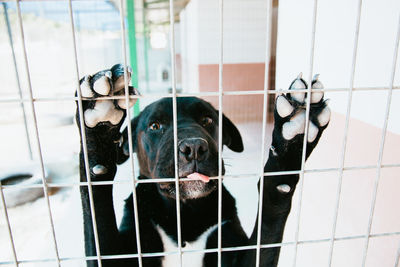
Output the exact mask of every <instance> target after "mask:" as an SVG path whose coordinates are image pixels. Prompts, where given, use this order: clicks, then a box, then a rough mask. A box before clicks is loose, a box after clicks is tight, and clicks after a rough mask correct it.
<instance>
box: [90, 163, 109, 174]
mask: <svg viewBox="0 0 400 267" xmlns="http://www.w3.org/2000/svg"><path fill="white" fill-rule="evenodd" d="M92 172H93V173H94V174H95V175H101V174H105V173H107V168H106V167H104V166H103V165H100V164H97V165H96V166H94V167H93V168H92Z"/></svg>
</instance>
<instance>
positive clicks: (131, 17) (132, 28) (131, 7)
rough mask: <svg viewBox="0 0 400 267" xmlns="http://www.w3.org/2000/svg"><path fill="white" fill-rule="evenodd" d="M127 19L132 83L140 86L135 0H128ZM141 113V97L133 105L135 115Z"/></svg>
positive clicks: (136, 86)
mask: <svg viewBox="0 0 400 267" xmlns="http://www.w3.org/2000/svg"><path fill="white" fill-rule="evenodd" d="M126 9H127V15H126V16H127V21H128V23H127V24H128V42H129V55H130V65H131V67H132V70H133V75H132V85H133V87H135V88H139V68H138V60H137V49H136V25H135V2H134V0H126ZM139 113H140V108H139V99H138V101H137V102H136V104H135V106H134V107H133V115H134V116H137V115H138V114H139Z"/></svg>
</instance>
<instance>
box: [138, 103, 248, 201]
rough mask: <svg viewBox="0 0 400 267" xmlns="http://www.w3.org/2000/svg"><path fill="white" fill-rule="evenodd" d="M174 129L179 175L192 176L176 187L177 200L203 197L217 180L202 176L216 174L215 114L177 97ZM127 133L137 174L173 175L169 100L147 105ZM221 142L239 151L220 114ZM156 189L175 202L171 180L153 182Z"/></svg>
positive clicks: (206, 106)
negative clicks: (130, 130) (136, 156)
mask: <svg viewBox="0 0 400 267" xmlns="http://www.w3.org/2000/svg"><path fill="white" fill-rule="evenodd" d="M177 127H178V133H177V136H178V140H177V141H178V148H177V151H178V174H179V177H180V178H185V177H188V176H190V177H197V178H198V179H197V180H195V181H181V182H180V183H179V193H180V199H182V200H185V199H194V198H201V197H204V196H207V195H209V194H210V193H211V192H212V191H214V190H215V189H216V188H217V180H209V181H208V177H210V176H217V175H218V127H219V126H218V111H217V110H215V109H214V108H213V107H212V106H211V105H210V104H209V103H208V102H205V101H203V100H201V99H198V98H195V97H185V98H177ZM132 129H133V138H132V139H133V140H134V150H135V152H136V153H137V155H138V160H139V164H140V173H141V175H143V176H146V177H148V178H173V177H175V164H174V134H173V108H172V98H164V99H161V100H159V101H157V102H154V103H152V104H151V105H149V106H147V107H146V108H145V109H144V110H143V112H142V113H140V115H139V116H138V117H137V118H135V120H133V121H132ZM222 139H223V140H222V141H223V144H225V145H226V146H228V147H229V148H230V149H232V150H233V151H236V152H241V151H243V142H242V138H241V136H240V133H239V131H238V130H237V128H236V127H235V126H234V125H233V123H232V122H231V121H230V120H229V119H228V118H226V117H225V116H223V138H222ZM224 172H225V169H224V166H223V165H222V173H223V174H224ZM157 187H158V190H159V192H160V193H161V194H162V195H164V196H165V197H168V198H175V194H176V190H175V189H176V188H175V183H174V182H166V183H157Z"/></svg>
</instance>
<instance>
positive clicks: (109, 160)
mask: <svg viewBox="0 0 400 267" xmlns="http://www.w3.org/2000/svg"><path fill="white" fill-rule="evenodd" d="M129 76H130V73H129ZM80 87H81V92H82V97H83V99H84V100H83V101H82V106H83V113H84V122H82V124H81V123H80V116H79V106H78V109H77V115H76V118H77V122H78V125H79V128H81V126H83V127H84V131H85V133H86V143H87V151H88V159H89V160H88V163H89V166H88V167H89V170H90V179H91V181H112V180H113V179H114V176H115V173H116V161H117V151H118V150H119V149H120V148H119V140H120V137H121V134H120V127H121V125H122V123H123V120H124V118H125V115H126V105H125V99H122V100H95V99H93V98H95V97H101V96H113V95H123V94H124V70H123V66H122V65H115V66H114V67H112V68H111V69H110V70H105V71H101V72H98V73H96V74H95V75H93V76H86V77H85V78H83V79H82V80H81V81H80ZM130 93H131V94H134V93H135V92H134V89H133V88H130ZM133 104H134V102H133V101H131V102H130V106H132V105H133ZM82 141H83V139H82V136H81V151H80V180H81V181H82V182H86V181H87V180H88V179H87V176H86V169H85V161H84V154H83V142H82ZM92 194H93V205H94V211H95V215H96V225H97V232H98V237H99V244H100V252H101V255H110V254H120V253H124V251H125V249H124V248H123V247H121V244H122V243H121V242H120V241H121V240H120V235H119V232H118V228H117V225H116V221H115V213H114V207H113V199H112V185H93V186H92ZM81 199H82V206H83V220H84V234H85V250H86V255H87V256H95V255H96V248H95V241H94V231H93V227H92V223H93V222H92V214H91V210H90V201H89V191H88V187H87V186H82V187H81ZM115 264H116V262H113V261H112V260H103V261H102V265H103V266H115ZM88 265H89V266H97V262H96V261H88ZM118 266H121V264H120V262H118Z"/></svg>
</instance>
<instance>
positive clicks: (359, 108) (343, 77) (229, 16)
mask: <svg viewBox="0 0 400 267" xmlns="http://www.w3.org/2000/svg"><path fill="white" fill-rule="evenodd" d="M266 2H267V1H264V0H247V1H244V0H225V1H224V62H225V63H245V62H247V63H256V62H264V61H265V39H266V19H267V18H266V15H267V6H266V5H267V3H266ZM313 2H314V1H313V0H303V1H297V0H281V1H279V22H278V27H279V28H278V48H277V77H276V85H277V88H283V89H286V88H287V87H288V85H289V84H290V82H291V80H292V79H293V78H294V77H296V76H297V74H298V73H299V72H300V71H302V72H303V73H304V77H306V78H307V77H308V75H309V73H308V72H309V64H310V45H311V29H312V15H313ZM218 3H219V1H214V0H192V1H191V2H190V3H189V4H188V6H187V8H186V9H185V10H183V11H182V14H181V18H182V28H185V30H182V32H184V33H182V35H185V38H184V39H183V41H182V43H181V44H182V50H183V51H185V50H186V53H184V52H182V53H183V54H184V56H185V57H186V61H187V62H191V63H190V64H189V65H190V67H189V68H186V69H185V68H183V70H184V73H183V75H184V76H185V74H186V77H185V79H186V84H190V86H191V88H196V85H197V84H198V80H197V79H198V76H196V75H197V74H196V73H197V69H196V65H197V64H217V63H218V62H219V41H220V36H219V4H218ZM357 4H358V0H336V1H330V0H319V1H318V16H317V27H316V39H315V55H314V71H313V72H314V73H320V74H321V80H322V82H323V83H324V84H325V87H327V88H337V87H339V88H342V87H349V86H350V76H351V74H350V73H351V66H352V54H353V44H354V32H355V27H356V15H357ZM399 10H400V1H398V0H380V1H376V0H364V1H363V8H362V15H361V27H360V35H359V45H358V54H357V64H356V71H355V77H354V86H355V87H372V86H389V80H390V75H391V67H392V56H393V51H394V41H395V37H396V31H397V29H396V27H397V24H398V15H399ZM399 65H400V63H399V61H398V62H397V66H398V69H399V68H400V66H399ZM398 72H399V70H398V71H397V73H398ZM196 77H197V79H196ZM395 85H400V75H397V76H396V79H395ZM386 96H387V93H385V92H377V91H374V92H371V91H368V92H357V93H354V94H353V103H352V110H351V116H352V117H354V118H357V119H360V120H362V121H365V122H367V123H370V124H373V125H375V126H377V127H382V125H383V118H384V112H385V107H386ZM327 98H330V99H331V103H330V105H331V107H332V109H333V110H334V111H336V112H340V113H345V111H346V106H347V93H345V92H342V93H327ZM391 114H392V115H391V117H392V119H391V122H390V123H389V130H390V131H393V132H396V133H399V134H400V123H395V122H394V115H395V114H400V96H399V94H398V93H397V92H395V93H394V95H393V100H392V110H391Z"/></svg>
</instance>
